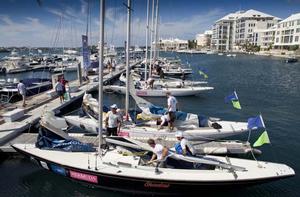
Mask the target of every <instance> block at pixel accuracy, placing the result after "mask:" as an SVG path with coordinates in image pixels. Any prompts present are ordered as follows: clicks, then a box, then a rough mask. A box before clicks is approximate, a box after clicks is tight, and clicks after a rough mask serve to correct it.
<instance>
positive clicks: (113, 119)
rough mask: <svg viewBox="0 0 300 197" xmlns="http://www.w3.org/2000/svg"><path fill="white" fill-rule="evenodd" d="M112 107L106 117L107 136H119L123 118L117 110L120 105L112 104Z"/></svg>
mask: <svg viewBox="0 0 300 197" xmlns="http://www.w3.org/2000/svg"><path fill="white" fill-rule="evenodd" d="M110 109H111V110H110V111H109V112H107V114H106V118H105V127H106V131H107V136H111V135H113V136H117V135H118V133H119V132H120V128H121V122H122V119H121V117H120V114H119V113H118V112H117V109H118V106H117V105H116V104H113V105H112V106H110Z"/></svg>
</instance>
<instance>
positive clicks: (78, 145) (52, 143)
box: [35, 128, 96, 152]
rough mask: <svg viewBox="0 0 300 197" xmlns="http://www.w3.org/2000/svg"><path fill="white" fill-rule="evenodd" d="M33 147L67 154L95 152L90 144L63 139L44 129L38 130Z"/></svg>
mask: <svg viewBox="0 0 300 197" xmlns="http://www.w3.org/2000/svg"><path fill="white" fill-rule="evenodd" d="M35 145H36V147H37V148H40V149H47V150H59V151H67V152H94V151H95V150H96V149H95V148H94V147H93V145H92V144H87V143H82V142H80V141H78V140H76V139H64V138H63V137H61V136H59V135H57V134H55V133H53V132H51V131H49V130H47V129H45V128H40V130H39V135H38V138H37V142H36V144H35Z"/></svg>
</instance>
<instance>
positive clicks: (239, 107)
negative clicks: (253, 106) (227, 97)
mask: <svg viewBox="0 0 300 197" xmlns="http://www.w3.org/2000/svg"><path fill="white" fill-rule="evenodd" d="M231 102H232V105H233V107H234V108H236V109H242V107H241V104H240V101H239V100H232V101H231Z"/></svg>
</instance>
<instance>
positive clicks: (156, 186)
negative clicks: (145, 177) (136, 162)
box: [144, 181, 170, 188]
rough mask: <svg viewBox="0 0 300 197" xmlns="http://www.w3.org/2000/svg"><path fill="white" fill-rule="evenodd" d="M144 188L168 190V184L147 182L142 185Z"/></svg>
mask: <svg viewBox="0 0 300 197" xmlns="http://www.w3.org/2000/svg"><path fill="white" fill-rule="evenodd" d="M144 187H147V188H169V187H170V184H169V183H162V182H160V183H159V182H151V181H147V182H146V183H145V184H144Z"/></svg>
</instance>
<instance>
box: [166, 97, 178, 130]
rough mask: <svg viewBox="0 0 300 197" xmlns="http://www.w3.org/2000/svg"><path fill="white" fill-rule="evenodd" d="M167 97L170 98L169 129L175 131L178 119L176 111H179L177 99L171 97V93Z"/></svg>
mask: <svg viewBox="0 0 300 197" xmlns="http://www.w3.org/2000/svg"><path fill="white" fill-rule="evenodd" d="M166 96H167V97H168V100H167V102H168V114H169V119H170V120H169V129H170V130H173V129H174V122H175V119H176V114H175V113H176V110H177V105H178V102H177V99H176V98H175V97H174V96H172V95H171V92H167V93H166Z"/></svg>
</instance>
